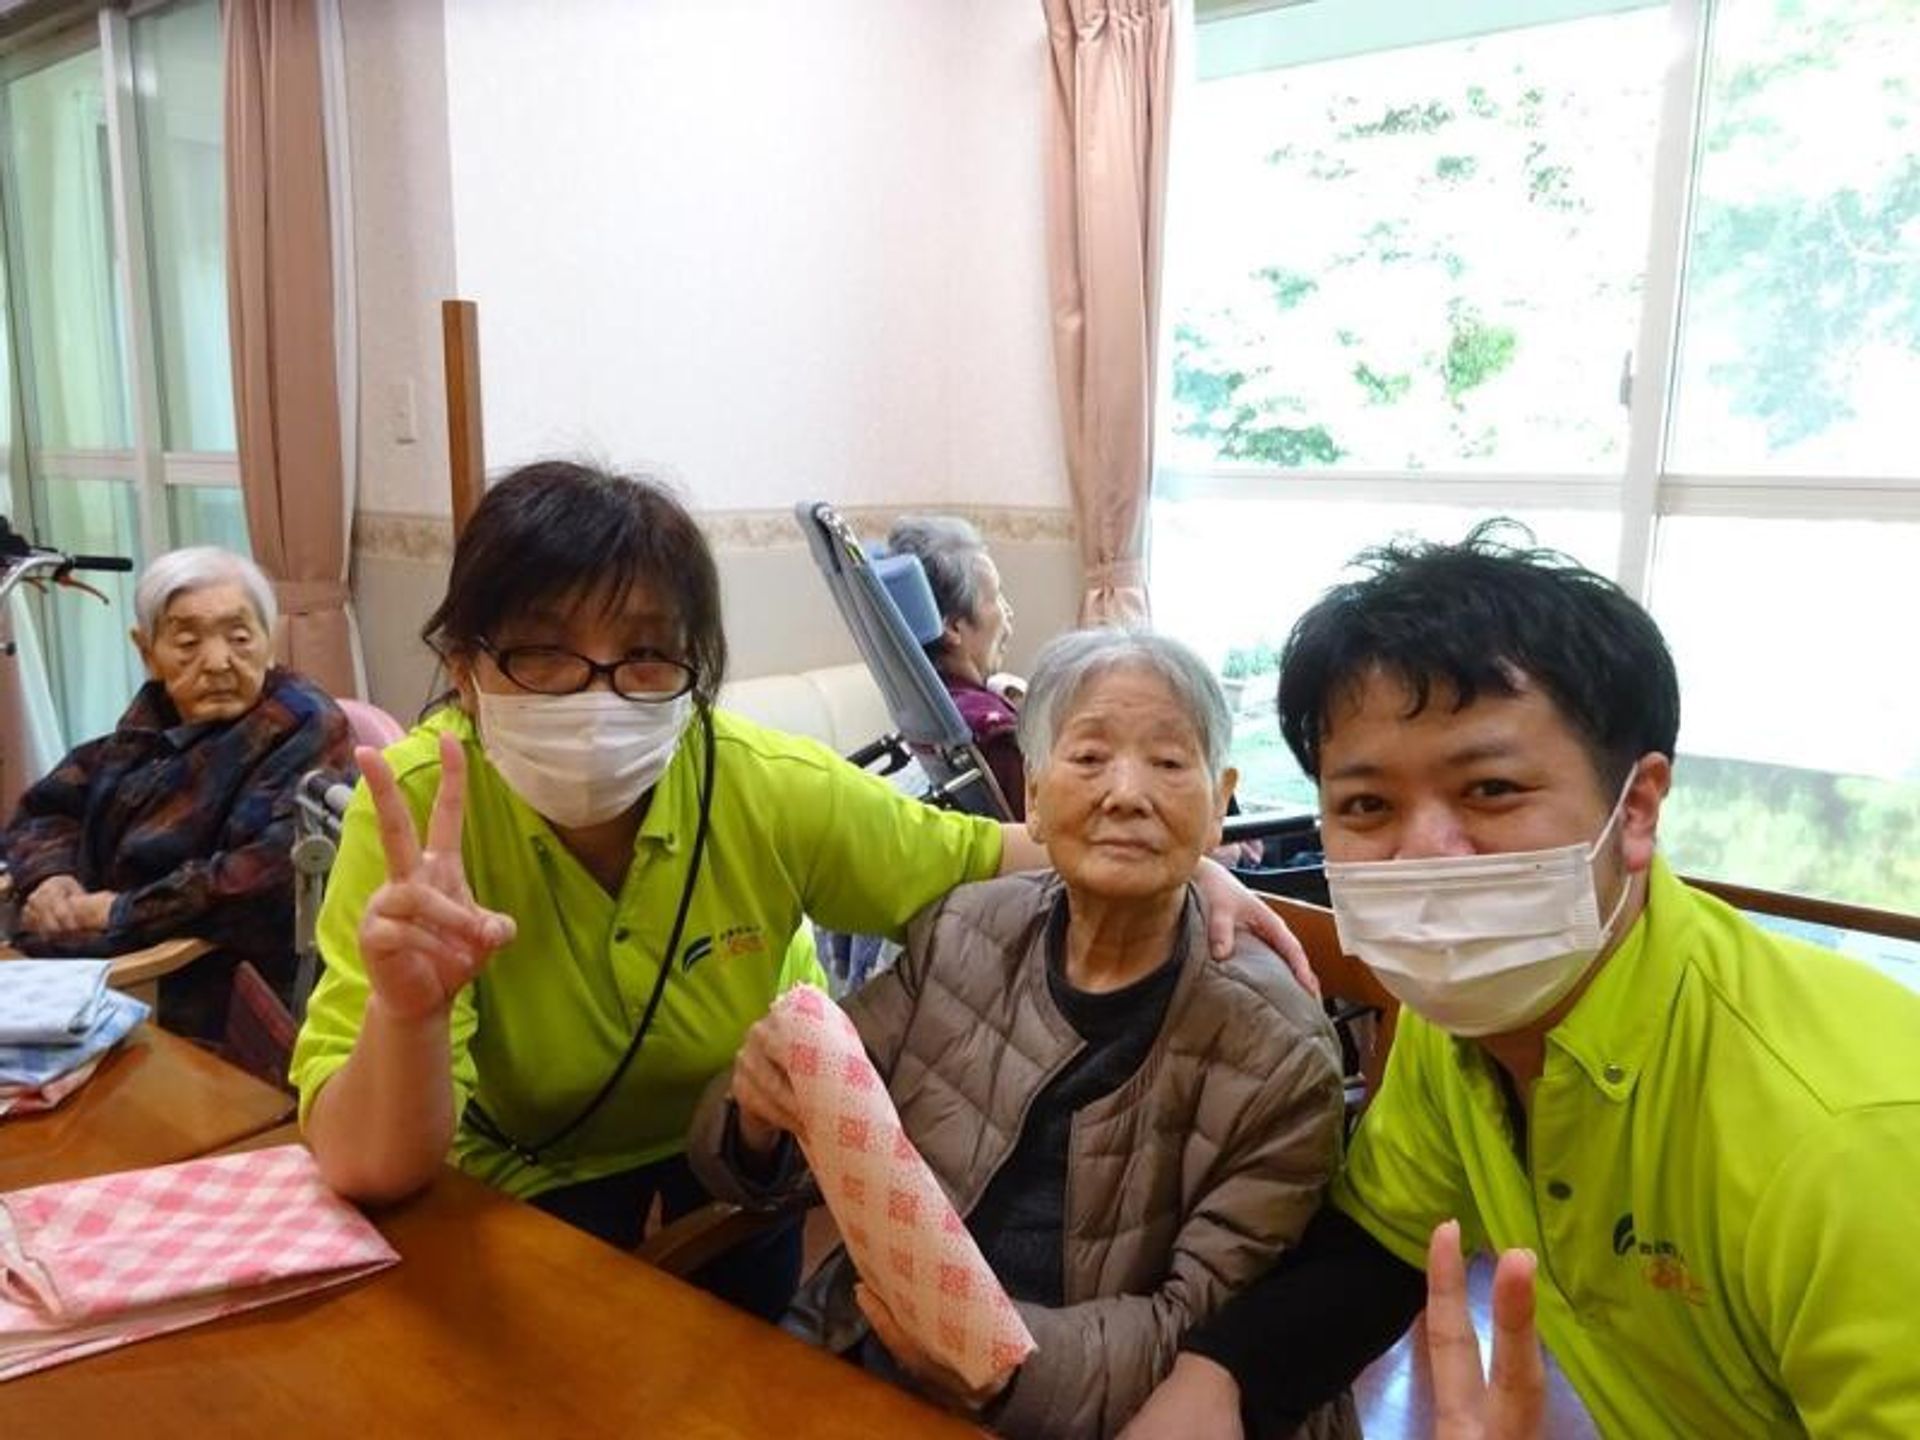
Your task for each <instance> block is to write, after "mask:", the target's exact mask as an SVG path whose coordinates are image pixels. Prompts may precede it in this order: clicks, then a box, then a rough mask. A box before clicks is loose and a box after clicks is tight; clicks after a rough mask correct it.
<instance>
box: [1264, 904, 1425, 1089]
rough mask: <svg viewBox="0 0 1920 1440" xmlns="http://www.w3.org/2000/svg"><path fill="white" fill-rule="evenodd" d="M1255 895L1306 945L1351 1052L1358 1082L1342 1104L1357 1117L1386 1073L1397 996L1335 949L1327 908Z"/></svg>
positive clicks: (1330, 913) (1336, 934) (1337, 943)
mask: <svg viewBox="0 0 1920 1440" xmlns="http://www.w3.org/2000/svg"><path fill="white" fill-rule="evenodd" d="M1260 898H1261V899H1262V900H1264V901H1265V902H1266V904H1267V908H1268V909H1269V910H1271V911H1273V913H1274V914H1276V915H1278V916H1279V917H1280V918H1281V919H1282V920H1284V921H1286V923H1287V928H1288V929H1289V930H1291V931H1293V933H1294V935H1295V936H1296V937H1298V939H1299V941H1300V943H1301V945H1303V946H1304V947H1305V948H1306V952H1307V962H1308V964H1310V965H1311V966H1312V967H1313V973H1314V977H1315V978H1316V979H1317V980H1319V982H1320V994H1321V996H1322V997H1323V998H1324V999H1326V1000H1327V1001H1328V1002H1329V1003H1330V1006H1331V1013H1332V1017H1333V1021H1334V1025H1335V1027H1336V1028H1337V1029H1339V1030H1340V1031H1341V1033H1342V1034H1343V1036H1344V1037H1345V1038H1346V1039H1347V1040H1348V1042H1349V1043H1350V1044H1351V1045H1352V1048H1353V1049H1354V1050H1355V1052H1356V1055H1355V1058H1356V1060H1357V1061H1358V1064H1359V1081H1360V1084H1359V1085H1358V1086H1357V1087H1352V1088H1350V1089H1349V1092H1348V1096H1347V1108H1348V1114H1349V1116H1350V1117H1357V1115H1358V1113H1359V1111H1360V1110H1362V1109H1364V1108H1365V1106H1366V1102H1367V1101H1368V1100H1369V1099H1370V1098H1372V1096H1373V1095H1374V1094H1375V1093H1376V1092H1377V1091H1378V1090H1379V1089H1380V1081H1381V1078H1382V1077H1383V1076H1384V1075H1385V1074H1386V1068H1387V1052H1388V1051H1389V1050H1390V1049H1391V1048H1392V1047H1393V1028H1394V1022H1395V1021H1396V1020H1397V1019H1398V1018H1399V1014H1400V1002H1399V1001H1397V1000H1395V999H1394V998H1393V996H1391V995H1389V994H1388V993H1387V991H1386V987H1385V986H1383V985H1382V984H1381V983H1380V982H1379V981H1378V980H1376V979H1374V978H1373V972H1372V971H1371V970H1369V969H1367V967H1366V966H1365V965H1363V964H1361V963H1360V962H1359V961H1358V960H1356V959H1354V958H1353V957H1352V956H1351V955H1348V954H1346V953H1345V952H1343V951H1342V950H1341V948H1340V936H1339V932H1338V931H1337V930H1336V929H1335V927H1334V923H1333V911H1331V910H1329V909H1328V908H1327V907H1326V906H1324V905H1314V904H1311V903H1309V902H1308V901H1305V900H1293V899H1289V898H1288V897H1286V896H1283V895H1262V896H1261V897H1260Z"/></svg>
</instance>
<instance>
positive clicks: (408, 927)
mask: <svg viewBox="0 0 1920 1440" xmlns="http://www.w3.org/2000/svg"><path fill="white" fill-rule="evenodd" d="M354 759H355V760H357V761H358V762H359V765H360V773H361V774H362V775H363V776H365V777H366V781H367V789H368V791H369V792H370V793H371V794H372V796H373V808H374V813H375V815H376V816H377V817H378V819H379V823H380V848H381V849H382V850H384V851H385V852H386V857H387V882H386V884H384V885H382V886H381V887H380V888H379V889H378V890H376V891H374V892H373V896H372V898H371V899H369V900H368V901H367V908H366V912H365V913H364V914H363V915H362V916H361V918H360V958H361V960H362V962H363V963H364V964H365V965H366V967H367V979H368V981H369V983H370V984H371V985H372V987H373V997H374V999H375V1000H377V1001H378V1002H379V1004H380V1006H381V1007H382V1008H383V1009H384V1010H386V1011H387V1012H388V1014H390V1015H391V1016H393V1018H395V1019H397V1020H426V1019H430V1018H433V1017H435V1016H438V1015H442V1014H444V1013H445V1012H446V1011H447V1009H448V1008H449V1007H451V1005H452V1004H453V998H454V996H456V995H458V994H459V993H460V991H461V989H462V988H463V987H464V986H465V985H466V984H467V982H468V981H470V980H472V979H473V977H474V976H475V975H477V974H479V972H480V970H481V967H483V966H484V965H485V964H486V963H487V960H488V958H489V957H490V956H491V955H492V954H493V952H494V951H496V950H498V949H499V948H500V947H501V946H502V945H505V944H506V943H507V942H508V941H510V940H511V939H513V933H514V924H513V920H512V918H511V917H510V916H506V915H501V914H497V913H495V912H494V911H491V910H484V909H482V908H481V907H480V906H479V905H476V904H475V903H474V899H473V892H472V891H471V890H469V889H468V888H467V875H466V870H465V867H464V866H463V865H462V863H461V859H460V827H461V821H462V819H463V816H464V811H465V804H466V790H467V758H466V754H465V752H464V751H463V750H462V749H461V747H460V742H459V740H458V739H456V738H455V737H454V736H452V735H450V734H444V733H443V734H442V735H441V736H440V789H439V792H438V793H437V794H436V795H435V796H434V799H433V813H432V815H431V816H430V817H429V818H428V821H427V844H426V848H425V849H424V850H423V849H421V847H420V841H419V838H418V837H417V836H416V834H415V833H414V828H413V815H412V813H411V812H410V811H409V810H408V809H407V803H406V801H405V800H404V799H403V798H402V797H401V794H400V787H399V785H398V784H397V783H396V782H395V781H394V778H393V770H392V768H391V767H390V766H388V764H387V762H386V760H385V758H384V757H382V755H381V754H380V752H379V751H378V750H374V749H369V748H365V747H362V748H360V749H358V750H356V751H354Z"/></svg>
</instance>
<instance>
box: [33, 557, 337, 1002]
mask: <svg viewBox="0 0 1920 1440" xmlns="http://www.w3.org/2000/svg"><path fill="white" fill-rule="evenodd" d="M134 612H135V616H136V619H137V621H138V626H137V628H136V629H135V630H134V632H133V643H134V646H135V647H136V648H137V649H138V650H139V652H140V658H141V660H142V661H143V662H144V664H145V665H146V670H147V675H148V676H149V679H148V681H147V683H146V684H145V685H143V686H142V687H141V689H140V691H139V693H138V694H136V695H135V696H134V698H133V703H132V704H131V705H130V706H129V707H128V708H127V712H126V713H125V714H124V715H122V716H121V717H120V721H119V723H118V724H117V725H116V726H115V727H114V729H113V731H112V733H110V734H107V735H103V736H101V737H99V738H98V739H94V740H89V741H88V742H87V743H86V744H84V745H81V746H80V747H79V748H78V749H76V750H74V751H73V752H72V753H70V754H69V755H68V756H67V757H66V758H65V759H64V760H62V761H61V762H60V764H59V765H58V766H56V767H55V768H54V770H53V771H52V772H51V773H50V774H48V775H47V776H46V777H45V778H44V779H42V780H40V781H39V783H37V784H36V785H34V786H33V787H32V788H31V789H29V790H28V791H27V792H26V793H25V795H23V796H22V797H21V800H20V804H19V808H18V809H17V810H16V811H15V812H14V816H13V820H12V822H11V823H10V824H9V825H8V827H7V831H6V836H5V847H6V857H7V863H8V865H9V867H10V869H11V871H12V875H13V882H14V887H15V893H16V894H17V895H19V896H20V897H21V899H22V900H23V902H24V904H23V907H22V910H21V914H20V928H19V932H18V933H17V934H16V936H15V937H14V939H15V944H17V945H18V946H19V948H20V949H21V950H24V951H25V952H26V953H28V954H30V955H54V956H58V955H115V954H120V953H122V952H124V951H128V950H137V949H140V948H141V947H143V946H146V945H151V944H154V943H155V942H157V941H161V940H167V939H172V938H174V937H177V936H193V937H195V938H197V939H201V940H205V941H208V942H209V943H211V944H212V945H213V946H214V947H215V950H214V953H212V954H210V955H206V956H203V957H201V958H200V959H199V960H196V961H194V962H193V963H191V964H190V965H188V966H186V967H185V968H184V969H181V970H178V971H175V972H174V973H173V974H171V975H167V976H164V977H163V978H162V979H161V981H160V1014H159V1019H160V1023H161V1024H162V1025H163V1026H165V1027H166V1028H167V1029H169V1030H175V1031H178V1032H180V1033H183V1034H187V1035H192V1036H196V1037H200V1038H203V1039H214V1038H217V1037H218V1036H219V1035H220V1033H221V1031H222V1029H223V1027H224V1025H225V1020H226V1014H227V1005H228V998H229V995H230V993H231V990H232V986H233V972H234V970H235V969H236V968H237V966H238V965H239V963H240V962H241V961H243V960H248V961H251V962H252V963H253V965H254V967H255V968H256V969H258V970H259V971H260V973H261V975H262V976H263V977H265V978H266V979H267V981H268V982H269V983H270V984H272V985H273V986H274V987H275V989H276V990H278V991H279V992H280V994H281V998H282V999H286V998H288V994H289V991H290V989H291V986H292V982H293V868H292V864H291V861H290V859H289V857H288V849H289V846H290V844H291V842H292V838H293V815H294V793H295V790H296V788H297V787H298V785H299V783H300V777H301V776H302V775H304V774H306V773H307V772H308V771H309V770H313V769H316V768H326V767H330V768H335V769H342V770H344V769H345V768H346V767H347V766H348V765H349V764H350V761H351V755H350V749H351V747H350V744H349V740H348V728H347V721H346V718H345V717H344V716H343V715H342V714H341V713H340V710H339V709H338V707H336V706H335V705H334V703H333V701H332V700H330V699H329V698H328V697H327V695H326V694H325V692H323V691H322V690H321V689H320V687H319V686H317V685H315V684H314V683H313V682H312V681H311V680H308V679H306V678H304V677H303V676H301V675H298V674H296V673H294V672H293V671H291V670H287V669H284V668H282V667H280V666H277V665H275V664H273V663H272V648H273V647H272V634H273V623H274V616H275V607H274V598H273V587H272V586H271V585H270V584H269V583H268V582H267V578H266V576H265V575H263V574H261V572H260V569H259V567H258V566H256V565H255V564H254V563H253V562H252V561H251V560H248V559H246V558H244V557H243V556H239V555H235V554H232V553H231V552H229V551H226V550H221V549H219V548H217V547H214V546H210V545H209V546H195V547H192V548H190V549H185V550H175V551H173V552H171V553H170V554H166V555H162V556H161V557H160V558H159V559H157V560H155V561H154V562H153V564H152V565H150V566H148V567H147V570H146V573H145V574H144V575H142V576H141V577H140V581H139V583H138V585H137V586H136V587H135V591H134Z"/></svg>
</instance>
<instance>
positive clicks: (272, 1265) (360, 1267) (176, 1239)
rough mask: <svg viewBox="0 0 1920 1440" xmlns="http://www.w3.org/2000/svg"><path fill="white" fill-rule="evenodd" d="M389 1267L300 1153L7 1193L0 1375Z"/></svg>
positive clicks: (376, 1240) (225, 1159)
mask: <svg viewBox="0 0 1920 1440" xmlns="http://www.w3.org/2000/svg"><path fill="white" fill-rule="evenodd" d="M399 1258H400V1257H399V1256H398V1255H396V1254H395V1253H394V1251H393V1247H392V1246H390V1245H388V1244H387V1242H386V1240H385V1239H384V1238H382V1236H381V1234H380V1232H379V1231H378V1230H376V1229H374V1228H373V1226H372V1225H371V1224H370V1223H369V1222H368V1220H367V1218H366V1217H365V1216H364V1215H362V1214H361V1213H360V1212H359V1211H358V1210H356V1209H354V1207H353V1206H352V1205H350V1204H348V1203H347V1202H346V1201H345V1200H342V1199H341V1198H340V1197H339V1196H338V1195H335V1194H334V1193H333V1191H332V1190H330V1189H329V1188H328V1187H327V1184H326V1182H325V1181H323V1180H322V1179H321V1178H320V1172H319V1170H318V1168H317V1167H316V1166H315V1165H314V1162H313V1156H312V1155H311V1154H310V1153H309V1152H308V1151H307V1149H306V1147H305V1146H303V1145H281V1146H277V1147H275V1148H273V1149H270V1150H254V1151H249V1152H245V1153H242V1154H238V1155H219V1156H214V1157H211V1158H209V1159H204V1160H189V1161H186V1162H185V1163H184V1164H180V1165H163V1166H160V1167H158V1168H156V1169H152V1170H129V1171H125V1172H123V1173H120V1174H117V1175H99V1176H95V1177H94V1178H92V1179H89V1180H72V1181H65V1182H62V1183H60V1184H57V1185H40V1186H36V1187H34V1188H33V1189H30V1190H15V1191H13V1192H11V1193H9V1194H5V1195H0V1380H10V1379H12V1378H14V1377H15V1376H17V1375H25V1374H28V1373H30V1372H31V1371H34V1370H42V1369H45V1368H46V1367H47V1366H49V1365H57V1364H60V1363H61V1362H62V1361H66V1360H73V1359H77V1358H78V1357H80V1356H82V1355H91V1354H93V1353H94V1352H95V1351H99V1350H110V1349H113V1348H114V1347H116V1346H119V1345H128V1344H131V1343H132V1342H134V1341H136V1340H144V1339H146V1338H148V1337H149V1336H153V1335H159V1334H163V1333H164V1332H166V1331H169V1330H178V1329H181V1328H183V1327H185V1326H188V1325H197V1324H199V1323H200V1322H201V1321H204V1320H212V1319H216V1318H218V1317H219V1316H222V1315H230V1314H232V1313H234V1312H235V1311H237V1310H250V1309H252V1308H254V1307H255V1306H258V1305H266V1304H270V1303H271V1302H273V1301H275V1300H284V1299H287V1298H289V1297H291V1296H295V1295H304V1294H307V1293H309V1292H311V1291H314V1290H321V1289H325V1288H326V1287H328V1286H332V1285H339V1284H343V1283H344V1282H346V1281H348V1280H353V1279H356V1278H358V1277H359V1276H362V1275H367V1274H371V1273H372V1272H374V1271H376V1270H381V1269H384V1268H386V1267H387V1266H389V1265H392V1264H394V1263H395V1262H397V1261H398V1260H399Z"/></svg>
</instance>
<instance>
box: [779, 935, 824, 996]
mask: <svg viewBox="0 0 1920 1440" xmlns="http://www.w3.org/2000/svg"><path fill="white" fill-rule="evenodd" d="M796 985H812V986H813V987H815V988H816V989H819V990H825V989H826V988H827V972H826V971H825V970H823V969H821V968H820V952H819V951H818V950H817V949H816V948H815V946H814V943H813V927H812V926H811V925H809V924H808V923H807V922H806V920H805V919H804V918H802V919H801V921H800V928H799V929H798V930H795V931H794V932H793V939H791V940H789V941H788V942H787V953H786V955H785V957H783V958H782V960H781V962H780V984H779V993H780V994H782V995H784V994H786V993H787V991H789V990H791V989H792V988H793V987H794V986H796Z"/></svg>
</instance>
